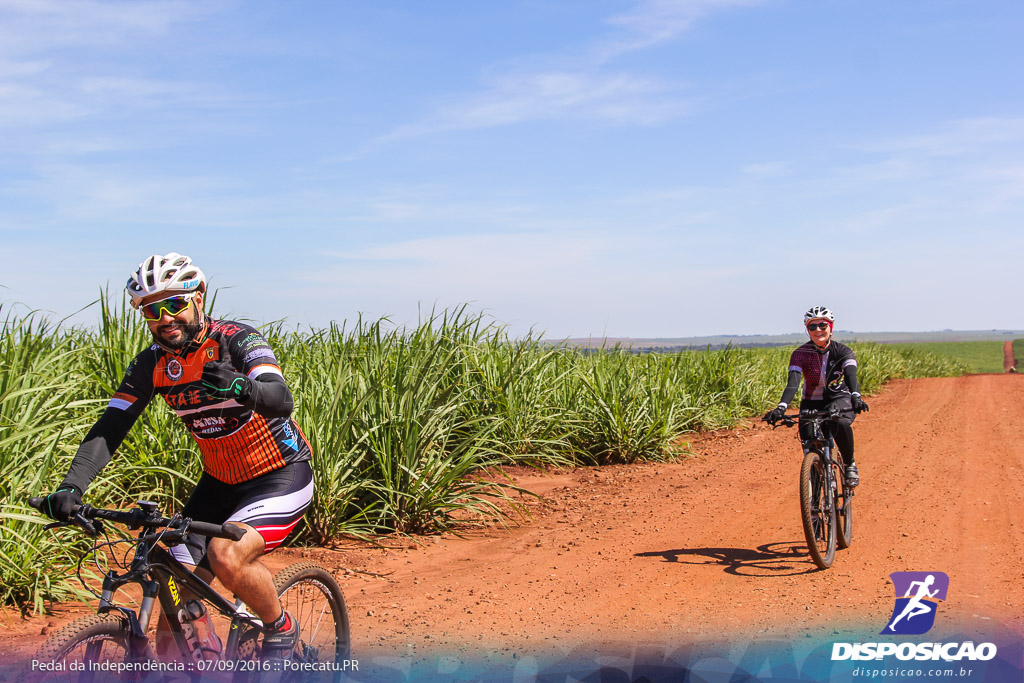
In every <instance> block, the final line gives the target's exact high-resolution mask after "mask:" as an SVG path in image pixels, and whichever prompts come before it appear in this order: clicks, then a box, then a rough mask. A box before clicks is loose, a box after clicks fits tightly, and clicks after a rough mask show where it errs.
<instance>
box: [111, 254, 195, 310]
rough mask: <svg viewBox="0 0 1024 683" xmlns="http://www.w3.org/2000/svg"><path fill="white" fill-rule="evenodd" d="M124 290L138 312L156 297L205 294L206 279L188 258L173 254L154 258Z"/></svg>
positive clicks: (143, 265)
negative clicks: (146, 302) (149, 298)
mask: <svg viewBox="0 0 1024 683" xmlns="http://www.w3.org/2000/svg"><path fill="white" fill-rule="evenodd" d="M125 289H127V290H128V294H129V295H130V296H131V298H132V307H134V308H138V307H139V304H140V303H142V300H143V299H145V298H147V297H151V296H153V295H155V294H167V295H168V296H171V295H174V294H191V293H192V292H197V291H198V292H205V291H206V276H205V275H203V271H201V270H199V268H197V267H196V266H195V265H193V264H192V259H190V258H189V257H188V256H182V255H181V254H176V253H175V252H173V251H172V252H171V253H169V254H164V255H163V256H161V255H160V254H153V255H152V256H150V257H149V258H148V259H146V260H145V261H143V262H142V263H140V264H139V268H138V270H136V271H135V272H134V273H132V276H131V277H130V278H128V284H126V285H125Z"/></svg>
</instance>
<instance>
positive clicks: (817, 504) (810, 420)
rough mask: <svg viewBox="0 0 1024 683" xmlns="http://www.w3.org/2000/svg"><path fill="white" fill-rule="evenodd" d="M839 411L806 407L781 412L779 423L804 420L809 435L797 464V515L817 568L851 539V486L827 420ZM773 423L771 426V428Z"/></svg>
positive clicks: (825, 566) (836, 416)
mask: <svg viewBox="0 0 1024 683" xmlns="http://www.w3.org/2000/svg"><path fill="white" fill-rule="evenodd" d="M840 414H841V413H837V412H833V411H827V410H806V411H803V412H800V413H795V414H791V415H783V416H782V418H781V419H780V420H779V423H781V424H783V425H785V426H787V427H792V426H793V425H796V424H799V423H803V424H806V425H808V426H809V427H808V428H807V429H806V430H805V433H807V432H809V436H808V437H807V438H806V439H803V440H802V443H803V449H804V461H803V464H802V465H801V467H800V518H801V520H802V521H803V526H804V538H805V539H807V550H808V551H810V554H811V559H812V560H814V564H816V565H818V567H819V568H820V569H828V568H829V567H831V566H832V562H833V561H834V560H835V556H836V547H837V546H838V548H839V549H840V550H844V549H846V548H849V547H850V543H851V542H852V541H853V491H854V490H853V489H852V488H847V486H846V465H845V464H844V463H843V456H842V453H840V452H839V451H838V450H836V448H835V442H834V441H833V440H832V430H831V429H830V427H829V423H831V422H835V421H836V420H838V419H839V416H840ZM774 426H775V425H773V428H774Z"/></svg>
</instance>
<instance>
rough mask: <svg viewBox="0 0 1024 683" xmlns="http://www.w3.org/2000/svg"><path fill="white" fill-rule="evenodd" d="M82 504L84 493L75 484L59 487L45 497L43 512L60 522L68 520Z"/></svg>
mask: <svg viewBox="0 0 1024 683" xmlns="http://www.w3.org/2000/svg"><path fill="white" fill-rule="evenodd" d="M81 504H82V494H81V493H80V492H79V490H78V489H76V488H75V487H74V486H65V487H64V488H61V489H57V490H56V491H54V492H53V493H51V494H50V495H48V496H47V497H46V498H44V499H43V507H42V512H44V513H45V514H46V515H48V516H49V517H50V518H51V519H55V520H57V521H58V522H66V521H68V519H69V518H70V517H71V513H72V512H73V511H74V510H75V508H77V507H79V506H80V505H81Z"/></svg>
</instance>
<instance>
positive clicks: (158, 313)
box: [139, 294, 195, 322]
mask: <svg viewBox="0 0 1024 683" xmlns="http://www.w3.org/2000/svg"><path fill="white" fill-rule="evenodd" d="M194 296H195V294H182V295H180V296H172V297H168V298H166V299H161V300H160V301H154V302H153V303H151V304H146V305H144V306H139V311H140V312H141V313H142V318H143V319H144V320H147V321H149V322H156V321H157V320H159V319H160V318H162V317H164V313H167V314H169V315H171V316H175V315H181V314H182V313H184V312H185V309H187V308H188V306H189V304H190V303H192V297H194Z"/></svg>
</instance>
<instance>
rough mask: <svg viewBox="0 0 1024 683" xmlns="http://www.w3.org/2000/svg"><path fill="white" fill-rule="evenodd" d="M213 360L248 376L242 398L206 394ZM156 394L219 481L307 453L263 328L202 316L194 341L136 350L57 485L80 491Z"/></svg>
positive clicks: (255, 473)
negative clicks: (201, 330) (176, 347)
mask: <svg viewBox="0 0 1024 683" xmlns="http://www.w3.org/2000/svg"><path fill="white" fill-rule="evenodd" d="M217 360H229V361H230V363H231V366H232V367H233V368H234V369H235V370H236V371H238V372H240V373H242V374H244V375H246V376H247V377H248V378H249V379H250V380H252V382H253V387H254V391H253V394H252V396H251V397H250V398H249V399H248V400H246V401H245V402H244V403H239V402H237V401H236V400H234V399H228V400H223V399H217V398H211V397H210V396H208V395H207V392H206V391H205V389H204V388H203V385H202V382H201V378H202V375H203V367H204V366H205V365H206V364H207V363H209V362H211V361H217ZM155 395H159V396H161V397H162V398H163V399H164V401H166V402H167V405H168V406H170V407H171V410H173V411H174V412H175V414H177V416H178V417H179V418H181V421H182V422H183V423H184V424H185V427H186V429H188V431H189V433H191V434H192V437H193V438H194V439H195V440H196V443H197V444H198V445H199V452H200V454H201V456H202V460H203V471H204V472H206V473H207V474H209V475H211V476H212V477H214V478H216V479H218V480H219V481H222V482H224V483H227V484H238V483H241V482H244V481H249V480H251V479H255V478H256V477H259V476H261V475H263V474H266V473H268V472H272V471H274V470H276V469H279V468H281V467H284V465H286V464H287V463H291V462H302V461H305V460H310V459H311V457H312V455H311V452H310V448H309V443H308V442H307V441H306V437H305V436H304V435H303V434H302V431H301V430H300V429H299V426H298V425H297V424H296V423H295V421H294V420H292V419H291V417H290V415H291V408H292V397H291V392H289V391H288V387H287V385H286V384H285V383H284V376H283V375H282V373H281V368H280V366H279V365H278V362H277V359H276V358H275V356H274V352H273V349H271V348H270V345H269V344H268V343H267V341H266V339H264V338H263V335H261V334H260V333H259V332H258V331H257V330H256V329H255V328H253V327H251V326H249V325H246V324H244V323H239V322H232V321H227V320H209V321H208V327H207V330H206V333H205V335H203V337H202V338H201V341H200V340H196V341H194V342H193V343H191V344H190V345H189V347H188V349H187V350H186V351H184V352H182V353H171V352H169V351H167V350H166V349H164V348H163V347H161V346H158V345H156V344H154V345H152V346H150V347H149V348H147V349H146V350H145V351H143V352H142V353H140V354H139V355H138V356H136V357H135V360H133V361H132V363H131V365H129V366H128V370H127V372H126V373H125V377H124V379H123V380H122V381H121V384H120V386H119V387H118V389H117V392H116V393H115V394H114V396H113V398H111V400H110V403H109V404H108V405H107V409H106V411H104V413H103V416H102V417H101V418H100V420H99V421H98V422H97V423H96V425H95V426H94V427H93V429H92V430H91V431H90V432H89V434H88V435H87V436H86V438H85V441H83V443H82V445H81V447H80V448H79V450H78V453H76V455H75V459H74V462H73V463H72V466H71V470H70V471H69V472H68V475H67V477H65V479H64V484H65V485H71V486H75V487H76V488H78V489H79V490H80V491H84V490H85V488H86V487H87V486H88V485H89V483H90V482H91V481H92V480H93V478H95V476H96V474H98V473H99V471H100V469H102V467H103V466H104V465H106V463H107V462H108V461H109V460H110V457H111V454H112V453H113V452H114V450H115V449H116V448H117V447H118V446H119V445H120V443H121V441H123V440H124V437H125V436H126V435H127V434H128V430H129V429H131V426H132V425H133V424H134V423H135V420H136V419H138V417H139V416H140V415H141V414H142V412H143V411H144V410H145V409H146V406H147V405H149V402H150V401H151V400H152V399H153V397H154V396H155Z"/></svg>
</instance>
